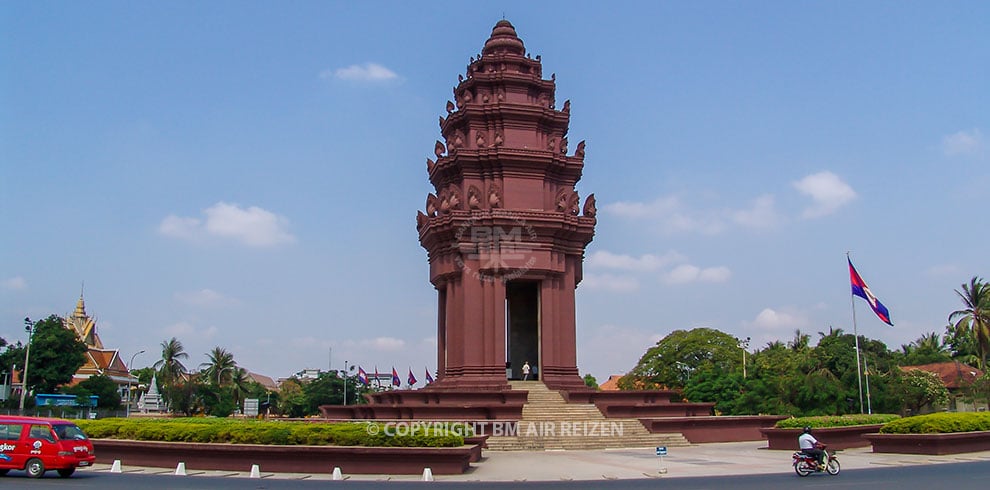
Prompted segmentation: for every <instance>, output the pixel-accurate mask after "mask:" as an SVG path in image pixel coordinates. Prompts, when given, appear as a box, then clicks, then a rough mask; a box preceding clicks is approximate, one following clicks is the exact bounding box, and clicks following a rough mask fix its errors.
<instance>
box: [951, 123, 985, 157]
mask: <svg viewBox="0 0 990 490" xmlns="http://www.w3.org/2000/svg"><path fill="white" fill-rule="evenodd" d="M982 148H983V133H982V132H980V130H979V129H976V128H973V129H971V130H969V131H959V132H958V133H953V134H950V135H947V136H943V137H942V153H944V154H945V155H946V156H950V157H951V156H957V155H973V154H976V153H979V151H980V149H982Z"/></svg>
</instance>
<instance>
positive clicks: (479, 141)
mask: <svg viewBox="0 0 990 490" xmlns="http://www.w3.org/2000/svg"><path fill="white" fill-rule="evenodd" d="M474 142H475V144H477V145H478V148H484V147H485V143H486V142H485V132H484V131H478V137H477V138H476V139H475V141H474Z"/></svg>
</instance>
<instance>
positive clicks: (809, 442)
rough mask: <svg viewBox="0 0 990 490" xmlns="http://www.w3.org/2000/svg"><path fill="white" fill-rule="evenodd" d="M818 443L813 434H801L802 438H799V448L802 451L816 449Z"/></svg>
mask: <svg viewBox="0 0 990 490" xmlns="http://www.w3.org/2000/svg"><path fill="white" fill-rule="evenodd" d="M817 442H818V439H815V437H814V436H812V435H811V434H801V436H800V437H798V447H800V448H801V449H814V448H815V443H817Z"/></svg>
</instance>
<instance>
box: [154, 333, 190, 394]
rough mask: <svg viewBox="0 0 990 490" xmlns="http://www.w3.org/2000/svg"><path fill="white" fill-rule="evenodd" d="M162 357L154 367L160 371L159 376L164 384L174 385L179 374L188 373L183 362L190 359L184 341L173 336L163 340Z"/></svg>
mask: <svg viewBox="0 0 990 490" xmlns="http://www.w3.org/2000/svg"><path fill="white" fill-rule="evenodd" d="M161 345H162V358H161V359H159V360H158V361H157V362H155V365H154V368H155V370H157V371H158V377H159V379H161V382H162V385H163V386H172V385H173V384H174V383H175V381H176V380H177V379H179V376H181V375H183V374H185V373H186V366H185V365H183V364H182V359H188V358H189V354H186V350H185V348H184V347H182V342H179V340H178V339H176V338H175V337H172V338H171V339H169V340H163V341H162V344H161Z"/></svg>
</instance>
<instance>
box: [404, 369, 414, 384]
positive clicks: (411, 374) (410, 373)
mask: <svg viewBox="0 0 990 490" xmlns="http://www.w3.org/2000/svg"><path fill="white" fill-rule="evenodd" d="M406 382H407V383H409V386H412V385H414V384H416V376H413V373H412V368H409V377H408V378H406Z"/></svg>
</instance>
